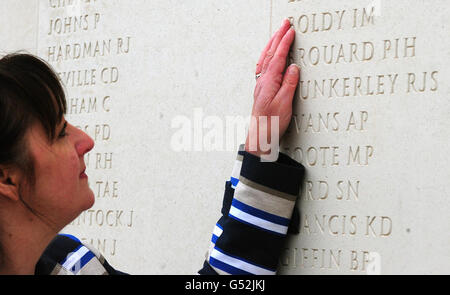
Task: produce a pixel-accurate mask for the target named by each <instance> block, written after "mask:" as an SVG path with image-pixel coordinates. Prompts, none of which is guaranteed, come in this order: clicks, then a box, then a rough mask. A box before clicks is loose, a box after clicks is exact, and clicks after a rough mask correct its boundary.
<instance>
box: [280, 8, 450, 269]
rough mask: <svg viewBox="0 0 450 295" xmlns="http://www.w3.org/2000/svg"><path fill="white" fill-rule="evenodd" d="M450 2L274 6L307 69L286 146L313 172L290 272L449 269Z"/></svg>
mask: <svg viewBox="0 0 450 295" xmlns="http://www.w3.org/2000/svg"><path fill="white" fill-rule="evenodd" d="M449 13H450V6H449V5H448V3H447V2H446V1H432V2H431V1H428V2H426V1H405V0H401V1H381V0H375V1H351V0H344V1H308V0H301V1H294V0H286V1H272V22H274V23H277V22H278V21H280V20H281V19H282V18H285V17H289V18H290V19H291V22H292V24H293V25H294V27H295V29H296V32H297V35H296V41H295V44H294V46H293V48H292V54H291V60H292V61H293V62H295V63H297V64H298V65H299V66H300V67H301V68H302V76H301V81H300V83H299V89H298V91H297V94H296V98H295V105H294V110H293V113H294V115H293V120H292V122H291V123H292V124H291V126H290V129H289V131H290V134H289V136H288V137H287V138H286V140H285V141H284V143H283V145H284V150H285V151H286V152H287V153H288V154H289V155H291V156H292V157H293V158H294V159H296V160H298V161H300V162H301V163H302V164H304V165H305V167H306V169H307V175H306V177H305V183H304V186H303V190H302V194H301V201H300V202H299V204H298V207H299V208H300V215H301V226H300V235H299V236H291V237H290V239H289V240H290V241H289V245H288V246H287V248H286V249H285V253H284V255H283V258H282V259H281V269H282V271H281V273H291V274H398V273H415V274H417V273H421V274H438V273H447V274H448V273H449V266H450V251H449V246H448V245H449V242H450V240H449V239H450V236H449V234H448V233H449V231H450V222H449V220H450V218H449V208H450V206H449V202H448V196H449V185H448V179H449V177H450V169H449V166H450V161H449V157H448V156H447V150H448V145H449V138H450V132H449V128H448V126H449V122H450V121H449V119H448V110H449V106H450V105H449V102H448V97H449V94H450V92H449V84H448V83H447V82H446V79H447V77H448V76H449V74H450V70H449V62H450V59H449V57H450V51H449V48H450V38H449V34H448V32H449V28H450V20H449V19H448V17H447V15H448V14H449Z"/></svg>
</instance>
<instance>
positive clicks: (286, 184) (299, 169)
mask: <svg viewBox="0 0 450 295" xmlns="http://www.w3.org/2000/svg"><path fill="white" fill-rule="evenodd" d="M304 172H305V168H304V167H303V165H302V164H300V163H298V162H296V161H294V160H293V159H291V158H289V156H287V155H285V154H283V153H279V155H278V159H277V161H276V162H262V161H261V158H259V157H257V156H255V155H253V154H250V153H248V152H244V159H243V161H242V168H241V176H243V177H245V178H247V179H249V180H251V181H253V182H256V183H258V184H261V185H264V186H267V187H269V188H272V189H275V190H277V191H280V192H283V193H287V194H290V195H294V196H298V195H299V193H300V187H301V183H302V181H303V176H304Z"/></svg>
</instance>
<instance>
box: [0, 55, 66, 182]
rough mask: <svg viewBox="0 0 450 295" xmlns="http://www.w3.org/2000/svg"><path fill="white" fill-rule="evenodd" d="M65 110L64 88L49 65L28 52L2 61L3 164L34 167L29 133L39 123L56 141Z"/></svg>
mask: <svg viewBox="0 0 450 295" xmlns="http://www.w3.org/2000/svg"><path fill="white" fill-rule="evenodd" d="M66 108H67V106H66V98H65V94H64V89H63V87H62V85H61V83H60V80H59V78H58V76H57V75H56V73H55V72H54V71H53V70H52V68H51V66H50V65H49V64H47V63H46V62H45V61H43V60H42V59H40V58H38V57H36V56H33V55H30V54H25V53H13V54H9V55H6V56H4V57H3V58H1V59H0V164H3V165H18V166H19V167H20V168H23V169H27V170H28V169H30V168H32V167H30V165H29V163H30V162H29V157H28V154H27V152H26V144H25V142H24V136H25V133H26V131H27V130H28V129H29V128H30V126H31V125H32V124H33V123H35V122H36V121H37V122H39V123H41V125H42V126H43V128H44V131H45V132H46V134H47V136H48V139H49V141H53V140H54V139H55V138H56V134H55V133H56V127H57V126H58V124H60V123H61V120H62V118H63V115H64V113H65V112H66ZM27 164H28V165H27ZM30 172H31V171H25V173H26V174H28V175H29V173H30Z"/></svg>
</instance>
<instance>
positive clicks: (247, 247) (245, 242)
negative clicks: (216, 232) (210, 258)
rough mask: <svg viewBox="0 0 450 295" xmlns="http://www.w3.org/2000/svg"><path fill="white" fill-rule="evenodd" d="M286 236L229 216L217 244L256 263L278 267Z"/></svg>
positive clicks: (269, 267) (224, 249)
mask: <svg viewBox="0 0 450 295" xmlns="http://www.w3.org/2000/svg"><path fill="white" fill-rule="evenodd" d="M285 238H286V236H283V235H278V234H272V233H270V232H268V231H264V230H261V229H258V228H256V227H254V226H251V225H247V224H245V223H242V222H239V221H237V220H235V219H233V218H230V217H228V218H226V219H225V220H224V222H223V233H222V235H221V236H220V237H219V238H218V239H217V242H216V246H217V247H218V248H220V249H222V250H223V251H225V252H226V253H228V254H231V255H233V256H237V257H240V258H243V259H245V260H247V261H249V262H252V263H254V264H256V265H260V266H262V267H265V268H268V269H276V268H277V265H278V258H279V256H280V254H281V250H282V247H283V246H284V242H285Z"/></svg>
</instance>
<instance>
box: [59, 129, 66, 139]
mask: <svg viewBox="0 0 450 295" xmlns="http://www.w3.org/2000/svg"><path fill="white" fill-rule="evenodd" d="M65 136H67V133H66V129H63V130H62V131H61V132H60V133H59V136H58V137H59V138H62V137H65Z"/></svg>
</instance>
